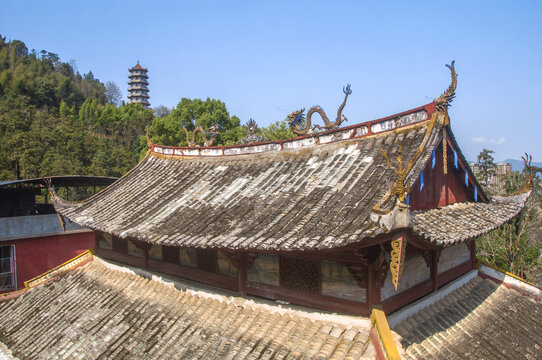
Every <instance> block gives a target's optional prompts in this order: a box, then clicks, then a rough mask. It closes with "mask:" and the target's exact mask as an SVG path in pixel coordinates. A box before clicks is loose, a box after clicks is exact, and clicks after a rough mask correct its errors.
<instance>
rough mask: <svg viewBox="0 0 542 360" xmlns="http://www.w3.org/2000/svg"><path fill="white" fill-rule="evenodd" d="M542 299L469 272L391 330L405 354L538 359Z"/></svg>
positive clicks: (540, 354)
mask: <svg viewBox="0 0 542 360" xmlns="http://www.w3.org/2000/svg"><path fill="white" fill-rule="evenodd" d="M541 329H542V303H541V302H540V301H536V300H533V299H531V298H530V297H528V296H525V295H521V294H520V293H518V292H517V291H515V290H512V289H508V288H506V287H505V286H504V285H501V286H498V285H497V284H495V283H494V282H492V281H490V280H482V279H481V278H479V277H476V278H474V279H473V280H471V281H470V282H468V283H467V284H465V285H464V286H463V287H461V288H459V289H457V290H455V291H454V292H452V293H451V294H449V295H447V296H445V297H444V298H443V299H442V300H440V301H438V302H437V303H435V304H433V305H431V306H429V307H427V308H425V309H422V310H420V311H419V312H418V313H416V314H415V315H413V316H411V317H409V318H407V319H406V320H404V321H403V322H401V323H400V324H399V325H397V326H396V327H395V328H394V330H395V331H396V332H397V333H399V334H400V335H401V336H402V337H403V339H402V341H401V343H402V345H403V348H404V350H405V351H406V356H404V358H405V359H540V358H541V357H542V347H541V344H542V331H541Z"/></svg>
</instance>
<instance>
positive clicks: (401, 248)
mask: <svg viewBox="0 0 542 360" xmlns="http://www.w3.org/2000/svg"><path fill="white" fill-rule="evenodd" d="M406 244H407V241H406V237H404V236H401V237H399V238H397V239H395V240H392V242H391V261H390V271H391V275H392V278H391V281H392V282H393V285H394V286H395V291H397V289H398V288H399V281H401V275H402V273H403V268H404V265H405V255H406Z"/></svg>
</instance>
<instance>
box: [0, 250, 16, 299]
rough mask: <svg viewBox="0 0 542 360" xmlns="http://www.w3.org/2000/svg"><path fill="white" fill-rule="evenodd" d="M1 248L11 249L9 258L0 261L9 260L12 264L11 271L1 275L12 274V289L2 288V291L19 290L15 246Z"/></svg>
mask: <svg viewBox="0 0 542 360" xmlns="http://www.w3.org/2000/svg"><path fill="white" fill-rule="evenodd" d="M0 247H9V248H10V249H9V257H7V258H0V260H6V259H9V262H10V266H9V267H10V271H9V272H5V273H0V275H2V276H4V275H10V274H11V286H10V287H0V291H5V290H17V257H16V252H15V245H12V244H10V245H0Z"/></svg>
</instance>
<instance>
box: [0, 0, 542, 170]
mask: <svg viewBox="0 0 542 360" xmlns="http://www.w3.org/2000/svg"><path fill="white" fill-rule="evenodd" d="M0 6H1V9H2V11H1V12H0V34H2V36H6V37H7V39H9V40H14V39H18V40H22V41H24V42H25V43H26V44H27V46H28V48H30V49H36V50H38V51H39V50H42V49H44V50H47V51H51V52H54V53H57V54H59V55H60V57H61V59H62V60H63V61H69V60H70V59H74V60H75V61H76V64H77V68H78V70H79V71H80V72H81V73H86V72H88V71H92V72H93V73H94V75H95V76H96V77H97V78H99V79H100V80H101V81H103V82H107V81H114V82H115V83H117V85H119V87H120V88H121V89H122V90H123V93H124V95H125V96H126V89H127V87H128V86H127V80H128V78H127V75H128V68H130V67H131V66H133V65H135V64H136V62H137V61H138V60H139V61H140V63H141V64H142V65H143V66H145V67H147V68H148V69H149V77H150V79H149V82H150V96H151V98H150V102H151V106H157V105H166V106H168V107H172V106H175V105H176V104H177V103H178V102H179V101H180V99H181V98H182V97H188V98H206V97H211V98H216V99H220V100H222V101H224V102H225V103H226V106H227V107H228V110H229V112H230V115H237V116H239V117H240V118H241V121H242V122H243V123H244V122H246V121H248V119H249V118H254V119H255V120H256V121H257V122H258V124H260V125H262V126H265V125H268V124H269V123H271V122H274V121H277V120H282V119H284V118H285V117H286V115H287V114H288V113H290V112H292V111H294V110H297V109H299V108H302V107H304V108H309V107H310V106H312V105H320V106H322V107H323V108H324V110H325V111H326V113H327V114H328V116H330V117H333V116H334V115H335V112H336V109H337V107H338V106H339V104H340V103H341V101H342V100H343V93H342V87H343V86H344V85H345V84H346V83H350V84H352V91H353V93H352V95H351V96H350V97H349V99H348V103H347V105H346V107H345V109H344V111H343V114H345V115H346V116H347V117H348V119H349V122H348V123H347V125H348V124H355V123H360V122H364V121H369V120H373V119H376V118H379V117H383V116H387V115H392V114H394V113H397V112H400V111H403V110H407V109H410V108H413V107H417V106H420V105H423V104H426V103H428V102H430V101H431V100H432V99H433V98H435V97H438V96H439V95H440V94H441V93H442V92H443V91H444V90H445V89H446V88H447V86H448V85H449V82H450V75H449V71H448V69H447V68H445V67H444V64H447V63H449V62H450V61H451V60H452V59H455V60H456V69H457V72H458V74H459V84H458V88H457V97H456V99H455V100H454V102H453V104H452V107H451V109H450V116H451V120H452V129H453V131H454V133H455V135H456V137H457V139H458V141H459V144H460V146H461V148H462V150H463V151H464V153H465V154H466V156H467V158H468V159H475V157H476V155H477V154H478V153H479V152H480V151H481V150H482V149H483V148H484V147H485V148H489V149H492V150H494V151H495V158H496V160H503V159H506V158H516V159H519V158H520V155H522V154H523V153H524V152H528V153H531V154H532V155H533V160H534V161H541V160H542V137H541V134H542V115H541V111H540V104H542V101H541V97H542V41H541V39H542V2H540V1H495V0H494V1H476V2H474V1H441V2H438V3H435V2H434V1H427V2H406V1H397V2H393V1H392V2H375V1H333V2H332V1H267V2H262V1H190V2H188V1H170V2H167V1H153V2H149V1H137V0H133V1H129V2H128V1H126V2H123V1H116V2H113V1H102V0H94V1H72V2H68V1H54V0H49V1H26V2H24V3H23V2H18V1H7V0H0Z"/></svg>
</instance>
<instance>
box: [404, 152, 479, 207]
mask: <svg viewBox="0 0 542 360" xmlns="http://www.w3.org/2000/svg"><path fill="white" fill-rule="evenodd" d="M447 155H448V161H447V163H448V174H444V166H443V157H442V142H441V143H440V144H439V145H437V147H436V151H435V166H434V167H432V159H431V158H430V159H429V161H428V162H427V166H426V167H425V169H424V170H423V180H424V181H423V183H424V186H423V189H422V190H421V191H420V178H418V179H417V180H416V181H415V182H414V185H413V186H412V188H411V191H410V208H411V209H412V210H427V209H434V208H438V207H441V206H445V205H450V204H454V203H456V202H463V201H467V200H473V199H474V196H473V195H472V192H473V189H472V185H471V184H469V188H467V187H466V186H465V172H464V171H463V169H462V168H461V166H458V169H456V168H455V166H454V153H453V151H450V150H449V148H448V154H447Z"/></svg>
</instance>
